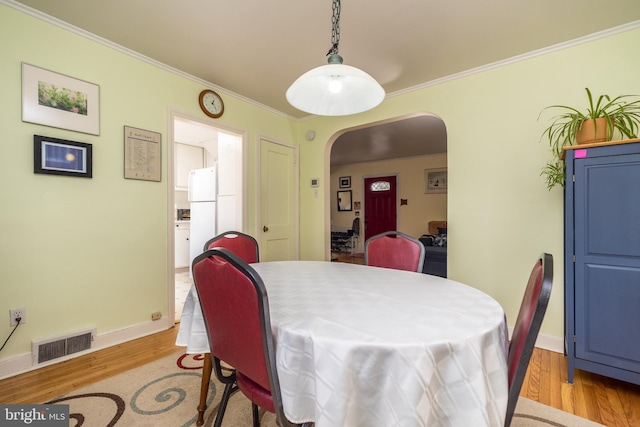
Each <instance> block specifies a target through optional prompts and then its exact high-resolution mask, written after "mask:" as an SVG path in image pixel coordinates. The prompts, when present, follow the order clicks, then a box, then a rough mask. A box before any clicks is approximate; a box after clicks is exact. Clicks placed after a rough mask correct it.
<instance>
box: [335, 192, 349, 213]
mask: <svg viewBox="0 0 640 427" xmlns="http://www.w3.org/2000/svg"><path fill="white" fill-rule="evenodd" d="M351 210H353V208H352V207H351V190H343V191H338V211H339V212H342V211H351Z"/></svg>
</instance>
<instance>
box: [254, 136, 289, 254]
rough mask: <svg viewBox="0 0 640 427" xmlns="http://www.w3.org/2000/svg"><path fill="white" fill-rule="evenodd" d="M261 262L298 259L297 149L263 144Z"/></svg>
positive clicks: (261, 165)
mask: <svg viewBox="0 0 640 427" xmlns="http://www.w3.org/2000/svg"><path fill="white" fill-rule="evenodd" d="M260 178H261V179H260V195H261V197H260V203H261V219H262V224H261V228H262V235H261V239H260V240H261V244H260V249H261V250H260V260H261V261H284V260H293V259H297V258H298V250H297V249H298V245H297V221H296V218H297V211H298V210H297V196H296V194H297V193H296V191H295V190H296V188H298V185H297V173H296V152H295V149H294V148H293V147H290V146H286V145H282V144H277V143H274V142H271V141H267V140H264V139H262V140H260Z"/></svg>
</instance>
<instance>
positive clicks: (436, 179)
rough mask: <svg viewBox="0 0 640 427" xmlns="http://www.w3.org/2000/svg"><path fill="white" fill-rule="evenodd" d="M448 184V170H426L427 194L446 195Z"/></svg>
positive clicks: (425, 184)
mask: <svg viewBox="0 0 640 427" xmlns="http://www.w3.org/2000/svg"><path fill="white" fill-rule="evenodd" d="M447 183H448V181H447V168H440V169H425V170H424V192H425V193H446V192H447Z"/></svg>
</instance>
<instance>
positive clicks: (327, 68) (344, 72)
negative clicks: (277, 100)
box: [286, 58, 385, 116]
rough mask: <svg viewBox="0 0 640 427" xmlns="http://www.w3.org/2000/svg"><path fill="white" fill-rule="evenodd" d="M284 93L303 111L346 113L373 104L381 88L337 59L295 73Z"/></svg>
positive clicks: (319, 113)
mask: <svg viewBox="0 0 640 427" xmlns="http://www.w3.org/2000/svg"><path fill="white" fill-rule="evenodd" d="M341 61H342V58H340V62H341ZM286 96H287V101H289V104H291V105H293V106H294V107H296V108H297V109H299V110H302V111H305V112H307V113H311V114H316V115H319V116H346V115H349V114H356V113H361V112H363V111H367V110H370V109H372V108H373V107H375V106H377V105H378V104H380V103H381V102H382V100H383V99H384V96H385V92H384V89H383V88H382V86H380V84H379V83H378V82H377V81H375V79H374V78H373V77H371V76H370V75H369V74H367V73H365V72H364V71H362V70H359V69H357V68H355V67H351V66H349V65H344V64H341V63H330V64H328V65H323V66H321V67H317V68H314V69H312V70H310V71H307V72H306V73H304V74H303V75H301V76H300V77H298V79H297V80H296V81H295V82H293V84H292V85H291V86H290V87H289V89H287V93H286Z"/></svg>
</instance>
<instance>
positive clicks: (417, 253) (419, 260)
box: [364, 231, 424, 273]
mask: <svg viewBox="0 0 640 427" xmlns="http://www.w3.org/2000/svg"><path fill="white" fill-rule="evenodd" d="M364 263H365V264H366V265H371V266H373V267H384V268H393V269H396V270H406V271H416V272H419V273H421V272H422V265H423V264H424V246H423V245H422V243H420V241H419V240H418V239H414V238H413V237H411V236H408V235H406V234H404V233H401V232H399V231H385V232H384V233H380V234H376V235H375V236H372V237H369V238H368V239H367V241H366V242H365V244H364Z"/></svg>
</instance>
